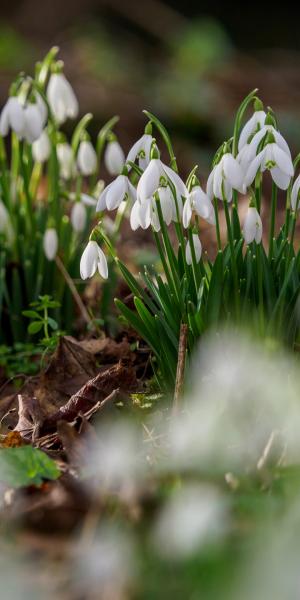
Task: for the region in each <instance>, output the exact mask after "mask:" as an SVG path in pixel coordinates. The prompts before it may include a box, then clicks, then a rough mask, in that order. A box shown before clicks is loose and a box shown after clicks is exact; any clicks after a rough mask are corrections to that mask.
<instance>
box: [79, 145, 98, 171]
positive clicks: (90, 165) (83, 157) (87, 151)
mask: <svg viewBox="0 0 300 600" xmlns="http://www.w3.org/2000/svg"><path fill="white" fill-rule="evenodd" d="M77 166H78V169H79V171H80V173H81V174H82V175H84V176H86V177H87V176H89V175H93V173H95V172H96V170H97V154H96V152H95V150H94V147H93V145H92V144H91V142H89V141H88V140H84V141H82V142H80V144H79V148H78V154H77Z"/></svg>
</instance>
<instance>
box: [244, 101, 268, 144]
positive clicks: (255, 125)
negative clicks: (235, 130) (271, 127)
mask: <svg viewBox="0 0 300 600" xmlns="http://www.w3.org/2000/svg"><path fill="white" fill-rule="evenodd" d="M266 116H267V115H266V113H265V111H264V110H256V111H255V112H254V113H253V115H252V117H250V119H249V120H248V121H247V123H245V125H244V127H243V129H242V130H241V133H240V137H239V145H238V149H239V152H240V151H241V150H242V148H243V147H244V146H245V145H246V144H248V140H249V138H250V137H251V136H252V135H253V134H254V133H256V132H257V130H258V129H261V128H262V127H263V126H264V124H265V120H266Z"/></svg>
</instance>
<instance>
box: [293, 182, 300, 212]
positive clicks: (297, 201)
mask: <svg viewBox="0 0 300 600" xmlns="http://www.w3.org/2000/svg"><path fill="white" fill-rule="evenodd" d="M299 191H300V175H298V177H297V179H295V181H294V184H293V187H292V193H291V208H292V210H294V211H296V210H297V209H299V208H300V198H299Z"/></svg>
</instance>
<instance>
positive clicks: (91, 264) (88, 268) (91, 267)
mask: <svg viewBox="0 0 300 600" xmlns="http://www.w3.org/2000/svg"><path fill="white" fill-rule="evenodd" d="M98 260H99V257H98V244H97V242H95V241H90V242H88V244H87V246H86V248H85V249H84V251H83V254H82V256H81V260H80V277H81V279H88V278H89V277H93V275H94V274H95V273H96V269H97V264H98Z"/></svg>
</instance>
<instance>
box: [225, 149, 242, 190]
mask: <svg viewBox="0 0 300 600" xmlns="http://www.w3.org/2000/svg"><path fill="white" fill-rule="evenodd" d="M222 160H223V170H224V173H225V177H226V179H227V180H228V181H229V183H230V185H231V186H232V187H233V188H234V189H235V190H239V191H240V192H242V191H243V189H242V188H243V177H244V175H243V171H242V169H241V167H240V165H239V163H238V161H237V160H236V159H235V158H234V157H233V156H232V154H230V153H227V154H224V156H223V159H222Z"/></svg>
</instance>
